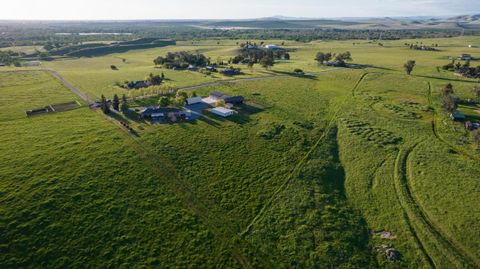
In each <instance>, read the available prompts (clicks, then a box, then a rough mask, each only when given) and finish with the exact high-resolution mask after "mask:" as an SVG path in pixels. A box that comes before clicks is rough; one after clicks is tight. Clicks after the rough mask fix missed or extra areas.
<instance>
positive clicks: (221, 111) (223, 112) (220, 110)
mask: <svg viewBox="0 0 480 269" xmlns="http://www.w3.org/2000/svg"><path fill="white" fill-rule="evenodd" d="M234 112H235V111H234V110H231V109H228V108H224V107H216V108H214V109H212V113H213V114H215V115H218V116H221V117H224V118H226V117H230V116H232V115H233V114H234Z"/></svg>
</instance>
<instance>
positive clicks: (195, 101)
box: [187, 97, 202, 105]
mask: <svg viewBox="0 0 480 269" xmlns="http://www.w3.org/2000/svg"><path fill="white" fill-rule="evenodd" d="M201 102H202V97H191V98H188V99H187V105H194V104H198V103H201Z"/></svg>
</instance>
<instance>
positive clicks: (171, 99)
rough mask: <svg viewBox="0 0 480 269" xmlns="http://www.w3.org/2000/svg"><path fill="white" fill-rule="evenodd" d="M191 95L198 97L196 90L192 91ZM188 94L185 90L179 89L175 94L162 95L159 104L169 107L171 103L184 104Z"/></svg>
mask: <svg viewBox="0 0 480 269" xmlns="http://www.w3.org/2000/svg"><path fill="white" fill-rule="evenodd" d="M190 96H191V97H197V93H196V92H192V94H191V95H190ZM188 97H189V96H188V94H187V93H186V92H184V91H177V93H176V94H175V95H170V96H169V95H166V96H162V97H160V99H159V100H158V106H160V107H168V106H170V105H175V106H184V105H185V103H186V102H187V99H188Z"/></svg>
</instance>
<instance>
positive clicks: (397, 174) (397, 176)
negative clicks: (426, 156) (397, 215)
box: [393, 145, 436, 268]
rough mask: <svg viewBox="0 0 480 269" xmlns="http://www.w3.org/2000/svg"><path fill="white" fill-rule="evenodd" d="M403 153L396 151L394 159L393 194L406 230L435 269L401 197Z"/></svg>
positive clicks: (402, 196) (401, 150) (406, 205)
mask: <svg viewBox="0 0 480 269" xmlns="http://www.w3.org/2000/svg"><path fill="white" fill-rule="evenodd" d="M415 146H416V145H415ZM403 151H404V150H403V149H400V150H399V151H398V154H397V157H396V160H395V166H394V175H393V178H394V189H395V194H396V196H397V200H398V201H399V202H400V206H401V208H402V215H403V218H404V220H405V222H406V225H407V228H408V230H409V232H410V233H411V234H412V236H413V239H414V241H415V243H416V245H417V246H418V248H419V249H420V251H421V252H422V254H423V258H424V259H425V261H426V262H427V263H428V265H429V266H430V267H431V268H436V266H435V263H434V262H433V260H432V258H431V257H430V256H429V254H428V253H427V250H426V249H425V247H424V245H423V243H422V241H421V240H420V238H419V237H418V235H417V231H416V229H415V228H414V226H413V224H412V222H411V216H410V214H409V210H408V204H407V202H406V201H405V198H404V195H402V194H403V193H402V190H404V188H403V187H402V183H401V182H402V178H403V177H404V176H405V173H404V167H403V166H404V165H405V163H404V161H403V159H404V155H405V156H406V155H407V154H408V153H407V154H405V153H404V152H403Z"/></svg>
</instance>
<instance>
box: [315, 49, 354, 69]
mask: <svg viewBox="0 0 480 269" xmlns="http://www.w3.org/2000/svg"><path fill="white" fill-rule="evenodd" d="M332 60H334V62H331V61H332ZM315 61H317V62H318V64H319V65H335V66H339V67H346V66H347V64H346V62H348V61H353V58H352V54H351V53H350V52H349V51H346V52H342V53H338V54H336V53H332V52H326V53H325V52H317V55H316V56H315Z"/></svg>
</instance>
